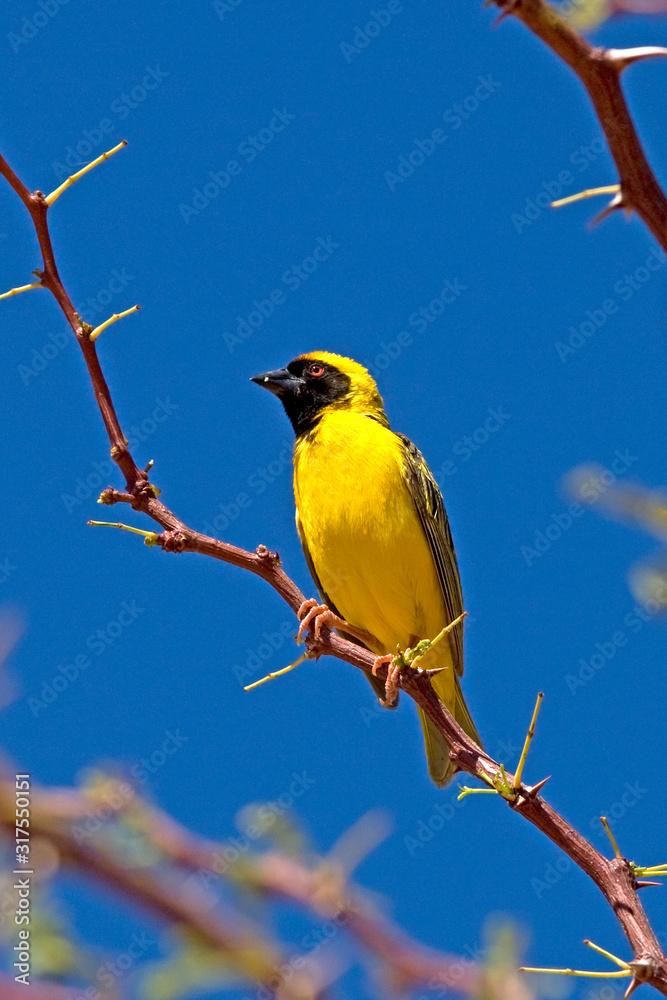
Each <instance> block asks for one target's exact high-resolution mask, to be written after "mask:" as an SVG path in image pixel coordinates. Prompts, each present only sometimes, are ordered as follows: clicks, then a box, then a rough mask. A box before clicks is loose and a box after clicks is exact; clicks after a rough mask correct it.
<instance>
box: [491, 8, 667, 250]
mask: <svg viewBox="0 0 667 1000" xmlns="http://www.w3.org/2000/svg"><path fill="white" fill-rule="evenodd" d="M494 3H495V4H496V5H497V6H498V7H499V8H500V9H501V10H502V11H503V14H504V15H505V14H512V15H513V16H514V17H516V18H518V19H519V20H520V21H522V22H523V23H524V24H525V25H526V27H528V28H530V30H531V31H532V32H533V33H534V34H535V35H537V37H538V38H540V39H541V40H542V41H543V42H544V43H545V45H548V46H549V48H550V49H552V50H553V51H554V52H555V53H556V55H557V56H559V57H560V58H561V59H562V60H563V62H565V63H567V65H568V66H569V67H570V69H571V70H573V71H574V73H576V75H577V76H578V77H579V79H580V80H581V82H582V83H583V85H584V87H585V88H586V90H587V92H588V96H589V97H590V99H591V101H592V103H593V107H594V108H595V113H596V114H597V116H598V118H599V120H600V124H601V126H602V128H603V130H604V134H605V136H606V138H607V142H608V144H609V152H610V153H611V155H612V156H613V158H614V160H615V162H616V166H617V168H618V175H619V183H620V185H621V197H620V199H618V201H617V202H616V203H615V207H618V208H621V207H625V208H628V209H632V210H633V211H635V212H636V213H637V215H639V217H640V218H641V219H643V221H644V222H645V223H646V225H647V226H648V228H649V229H650V230H651V232H652V233H653V235H654V236H655V238H656V240H657V241H658V242H659V244H660V245H661V246H662V247H663V248H664V249H666V250H667V199H666V198H665V195H664V193H663V191H662V188H661V187H660V185H659V184H658V182H657V180H656V177H655V174H654V173H653V171H652V169H651V166H650V164H649V162H648V160H647V158H646V154H645V153H644V149H643V147H642V144H641V140H640V138H639V136H638V134H637V130H636V128H635V125H634V122H633V120H632V116H631V114H630V111H629V109H628V105H627V103H626V100H625V96H624V94H623V88H622V87H621V73H622V72H623V70H624V68H625V67H626V66H627V65H628V64H629V63H630V62H634V61H636V60H637V59H640V58H646V57H647V55H648V53H645V54H644V55H638V54H637V50H629V51H628V53H627V54H626V53H624V52H623V51H622V50H608V49H602V48H594V47H593V46H592V45H590V44H589V43H588V42H587V41H586V39H585V38H583V37H582V36H581V35H580V34H578V33H577V32H576V31H575V29H574V28H573V27H572V26H571V25H570V24H568V22H567V21H566V20H565V19H564V18H562V17H561V16H560V14H558V13H557V12H556V11H555V10H554V9H553V7H551V6H550V5H549V4H548V3H546V0H494ZM632 53H635V54H634V55H632ZM655 54H658V53H657V52H656V53H655Z"/></svg>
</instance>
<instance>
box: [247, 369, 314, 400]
mask: <svg viewBox="0 0 667 1000" xmlns="http://www.w3.org/2000/svg"><path fill="white" fill-rule="evenodd" d="M250 381H251V382H256V383H257V385H261V386H263V387H264V388H265V389H268V390H269V392H272V393H273V394H274V395H275V396H286V395H294V396H298V395H299V393H300V392H301V390H302V388H303V386H304V384H305V383H304V380H303V379H302V378H299V376H298V375H293V374H292V372H290V371H288V370H287V368H278V369H277V370H276V371H274V372H264V374H263V375H255V376H254V377H253V378H251V379H250Z"/></svg>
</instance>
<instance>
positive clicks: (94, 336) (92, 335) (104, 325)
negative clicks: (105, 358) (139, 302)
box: [88, 306, 141, 340]
mask: <svg viewBox="0 0 667 1000" xmlns="http://www.w3.org/2000/svg"><path fill="white" fill-rule="evenodd" d="M137 309H141V306H132V307H131V309H126V310H125V312H122V313H114V314H113V316H110V317H109V319H107V320H105V321H104V323H100V325H99V326H96V327H95V329H94V330H93V331H92V333H90V334H89V335H88V339H89V340H97V338H98V337H99V335H100V334H101V333H102V331H103V330H106V328H107V327H108V326H111V324H112V323H117V322H118V320H119V319H124V318H125V317H126V316H129V315H130V313H133V312H136V311H137Z"/></svg>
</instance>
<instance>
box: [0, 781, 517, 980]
mask: <svg viewBox="0 0 667 1000" xmlns="http://www.w3.org/2000/svg"><path fill="white" fill-rule="evenodd" d="M4 770H5V774H4V776H3V777H2V779H0V827H1V828H2V830H3V832H4V833H5V834H6V835H7V838H8V841H11V839H12V838H13V833H14V799H15V793H14V781H13V777H12V776H11V772H10V771H7V762H5V764H4ZM128 789H129V786H128V785H127V784H126V783H125V782H124V781H123V780H122V779H120V778H116V777H112V776H110V775H108V774H104V773H102V772H95V773H93V774H92V775H91V776H90V778H89V781H88V783H87V784H86V785H84V786H83V787H82V788H56V789H53V788H51V789H47V788H40V787H39V786H33V789H32V793H31V798H32V808H31V841H32V849H33V852H34V855H35V856H36V860H35V863H34V868H35V871H36V872H40V873H41V874H42V884H41V885H40V887H39V891H40V897H44V898H46V897H47V885H46V884H45V883H51V882H52V881H53V879H54V878H55V877H56V876H58V875H61V874H62V873H63V872H66V871H68V870H71V871H73V872H75V873H76V875H77V876H83V877H85V878H87V879H93V880H94V881H96V882H97V883H98V884H100V885H102V886H103V887H104V888H105V889H110V890H113V891H115V892H116V893H118V894H120V895H122V896H124V897H125V898H126V899H127V900H129V901H130V902H131V903H132V904H133V906H134V907H137V906H138V907H140V908H142V909H144V910H145V911H146V912H147V913H149V914H150V917H151V922H154V921H160V922H161V923H163V924H165V925H166V926H167V927H168V928H169V929H170V931H171V934H170V936H169V938H168V943H169V945H170V949H169V952H168V954H167V956H166V957H165V958H164V959H163V960H161V961H159V962H147V961H146V959H145V956H142V958H143V961H142V962H141V964H140V965H139V967H138V969H137V970H135V973H136V972H138V973H139V979H140V981H141V987H142V994H143V995H144V996H146V997H147V998H150V1000H171V998H173V1000H175V998H176V997H179V996H184V995H185V994H186V993H187V992H188V991H190V990H193V989H217V988H220V986H221V985H229V984H231V983H234V982H237V983H239V982H245V983H247V984H250V985H251V986H252V985H254V987H255V988H257V987H258V986H259V987H264V989H265V990H266V993H265V996H267V997H268V996H273V995H275V996H276V997H280V998H285V1000H295V998H299V1000H306V998H313V1000H314V998H316V997H320V996H323V995H324V994H325V992H326V990H327V988H328V986H329V985H330V984H331V982H333V981H335V979H337V978H338V977H339V976H340V975H342V974H343V973H344V972H346V971H347V969H348V968H349V967H350V966H351V965H352V964H354V962H355V958H356V956H357V955H360V957H361V960H362V962H363V963H364V964H365V965H367V966H368V967H369V968H370V971H371V973H372V975H373V977H374V978H375V979H376V980H378V983H379V984H380V985H381V987H382V989H383V990H391V991H392V992H393V993H407V992H411V991H413V990H415V989H416V988H417V987H420V986H427V987H429V988H430V989H436V988H437V989H440V990H441V991H442V992H443V993H444V992H447V993H450V992H451V993H456V994H457V995H460V996H466V997H481V996H484V997H487V998H493V1000H504V998H507V997H510V996H511V997H512V998H513V1000H532V993H531V991H530V984H529V983H528V981H526V980H525V978H524V979H523V980H521V981H519V977H518V975H517V972H516V965H517V955H516V947H515V943H514V936H513V935H512V934H511V933H510V931H509V930H508V928H503V929H501V931H500V936H496V940H495V943H494V944H493V946H492V947H491V948H490V955H491V961H490V963H489V964H487V965H486V966H482V965H481V964H477V963H475V962H472V961H470V960H467V959H463V958H459V957H457V956H454V955H447V954H444V953H442V952H439V951H436V950H434V949H431V948H427V947H425V946H423V945H421V944H419V943H418V942H415V941H413V940H411V939H410V938H409V937H408V936H407V935H405V934H404V933H403V932H402V931H400V930H399V929H398V928H397V927H396V926H395V925H394V924H392V923H391V922H390V921H389V920H388V919H387V918H386V917H385V916H383V915H382V914H381V913H380V911H379V910H378V907H377V905H376V904H375V903H373V902H372V901H371V899H370V898H369V896H368V893H366V892H364V891H363V890H362V889H360V888H359V887H357V886H355V885H353V884H352V883H351V882H350V875H351V872H352V869H353V868H354V867H356V865H358V864H359V863H360V862H361V861H362V860H363V858H364V857H365V856H366V854H367V853H368V851H369V850H372V849H373V848H374V847H375V846H377V844H378V843H379V842H381V841H382V840H383V839H384V838H385V837H386V835H387V833H388V832H389V830H388V826H387V821H386V819H385V818H384V816H383V815H382V814H373V813H371V814H368V815H367V816H365V817H363V818H362V819H361V820H360V821H359V822H358V823H357V824H355V826H354V827H353V828H352V829H351V830H349V831H347V833H346V834H344V835H343V837H341V838H340V840H339V841H338V843H337V844H335V845H334V847H333V848H332V850H331V851H330V852H329V854H328V855H327V856H326V857H321V856H318V855H317V854H316V853H315V852H314V851H313V849H312V848H311V847H310V846H309V845H308V844H307V843H306V842H305V840H304V838H303V836H302V835H301V833H300V832H299V831H298V830H297V829H296V828H295V827H294V826H293V825H292V824H291V823H290V822H289V821H288V820H287V819H286V818H285V816H284V815H283V816H279V815H278V814H277V813H276V812H275V811H274V810H272V809H271V807H270V804H266V805H264V806H249V807H247V808H246V809H245V810H243V812H242V814H241V816H240V817H239V820H240V825H241V828H242V830H243V831H245V832H244V833H242V834H241V836H232V837H230V838H229V839H228V840H227V841H224V842H220V843H217V842H213V841H210V840H205V839H204V838H201V837H198V836H196V835H195V834H193V833H191V832H190V831H189V830H187V829H186V828H185V827H183V826H182V825H181V824H179V823H177V822H176V821H175V820H174V819H172V818H171V817H170V816H168V815H167V814H166V813H164V812H162V811H161V810H159V809H157V808H155V807H154V806H152V805H150V804H149V803H148V802H146V801H145V800H143V799H141V798H140V797H139V796H137V795H135V794H129V792H128ZM130 791H131V789H130ZM91 819H93V820H95V822H92V823H91ZM90 830H93V831H94V832H90ZM260 849H261V850H260ZM7 891H8V892H9V899H11V879H10V880H9V881H8V884H7V886H6V887H5V888H4V891H3V894H2V897H3V899H4V897H5V895H6V892H7ZM269 903H274V904H280V903H283V904H284V903H288V904H290V905H291V906H293V907H296V908H297V909H299V910H300V911H302V912H303V913H305V914H306V915H307V917H308V918H309V920H310V921H311V922H312V924H313V926H314V931H313V933H312V942H311V939H309V942H311V943H309V947H307V948H305V949H304V948H303V947H301V948H298V947H295V946H294V944H290V943H288V942H279V941H276V940H275V938H274V936H273V935H272V934H269V933H268V932H267V930H266V925H267V920H266V919H264V917H265V914H264V907H263V904H269ZM258 906H259V908H260V911H259V915H258ZM12 910H13V906H12V908H11V910H10V911H9V912H8V908H7V907H6V906H3V908H2V914H3V916H4V918H5V919H4V920H3V921H2V924H0V927H2V928H3V929H4V930H3V936H4V931H9V934H8V937H7V945H8V946H9V948H10V949H11V947H12V945H13V943H14V942H13V937H14V933H15V928H14V922H13V912H12ZM45 912H46V913H49V914H50V919H49V920H48V921H46V922H45V921H42V926H41V927H40V928H39V931H38V930H37V929H36V930H34V931H33V934H32V943H31V947H32V948H33V963H34V966H33V967H34V970H35V972H38V971H39V972H41V974H42V975H44V976H47V977H49V976H58V977H59V978H61V979H65V980H72V979H73V980H75V981H77V980H78V982H79V984H80V983H81V982H82V981H83V982H84V983H86V985H85V986H80V985H79V987H78V988H79V989H81V990H84V989H85V988H87V986H88V985H89V983H90V982H92V983H95V982H96V965H95V962H91V959H90V957H89V956H87V955H86V952H85V948H84V947H83V946H78V945H75V944H74V943H73V941H72V940H71V937H73V935H72V934H71V932H68V930H67V929H66V928H64V927H63V926H62V922H59V921H58V920H57V919H56V918H55V917H54V915H53V912H52V909H51V907H50V905H49V903H48V901H47V902H46V904H45ZM251 912H252V916H251V915H250V913H251ZM9 915H11V917H12V919H11V920H7V919H6V918H7V916H9ZM260 916H261V919H260V918H259V917H260ZM7 925H9V927H7ZM350 943H353V944H354V946H355V947H354V949H350V946H349V945H350ZM64 956H66V960H64ZM114 985H115V984H114ZM0 986H1V983H0ZM41 988H42V987H41V985H39V986H37V987H36V990H37V989H41ZM48 989H49V987H47V986H46V985H44V992H43V1000H60V998H61V997H62V996H64V994H62V993H61V992H60V991H59V990H58V988H57V987H55V986H54V988H53V990H52V991H51V992H48ZM1 995H2V997H3V1000H4V998H5V997H7V996H9V994H6V993H2V994H1ZM30 995H31V996H33V995H37V993H36V992H35V994H33V988H32V986H31V989H30ZM68 995H69V996H71V992H70V993H69V994H68ZM113 996H114V997H116V996H119V994H116V993H114V994H113ZM40 1000H41V995H40Z"/></svg>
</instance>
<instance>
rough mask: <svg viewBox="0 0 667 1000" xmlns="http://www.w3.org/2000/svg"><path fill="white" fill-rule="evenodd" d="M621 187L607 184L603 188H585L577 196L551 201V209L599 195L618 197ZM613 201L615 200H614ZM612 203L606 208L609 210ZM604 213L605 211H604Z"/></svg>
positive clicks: (572, 195)
mask: <svg viewBox="0 0 667 1000" xmlns="http://www.w3.org/2000/svg"><path fill="white" fill-rule="evenodd" d="M620 193H621V185H620V184H607V185H606V186H605V187H597V188H586V190H585V191H579V192H577V194H570V195H568V196H567V198H559V199H558V201H552V202H551V207H552V208H562V207H563V205H571V204H572V203H573V202H575V201H583V200H584V198H595V197H597V195H599V194H616V195H620ZM614 200H615V199H614ZM612 204H613V202H610V204H609V206H608V208H611V205H612ZM617 207H620V206H617ZM605 211H606V209H605Z"/></svg>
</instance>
